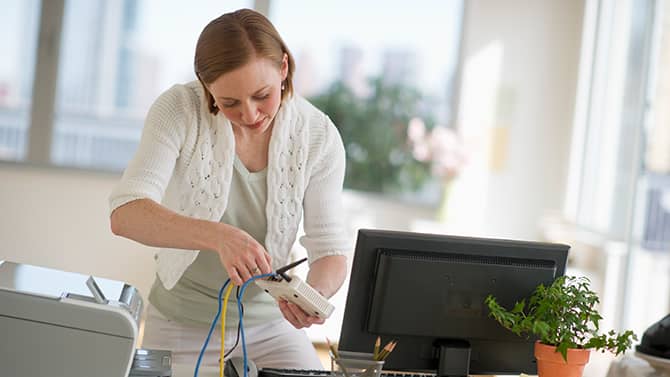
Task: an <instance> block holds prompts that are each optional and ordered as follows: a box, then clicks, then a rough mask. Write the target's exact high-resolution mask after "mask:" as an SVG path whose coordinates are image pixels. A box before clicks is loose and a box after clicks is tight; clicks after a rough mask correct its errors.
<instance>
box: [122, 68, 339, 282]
mask: <svg viewBox="0 0 670 377" xmlns="http://www.w3.org/2000/svg"><path fill="white" fill-rule="evenodd" d="M268 152H269V153H268V167H267V169H268V174H267V185H268V200H267V203H266V208H265V211H266V216H267V226H268V231H267V234H266V237H265V246H266V249H267V251H268V253H269V254H270V256H271V257H272V265H273V266H272V267H273V268H274V269H276V268H278V267H280V266H283V265H285V264H286V263H287V262H288V259H289V254H290V252H291V248H292V246H293V244H294V243H295V240H296V237H297V234H298V228H299V225H300V222H301V221H302V222H303V227H304V236H302V237H301V238H300V243H301V244H302V246H304V247H305V249H306V250H307V254H308V259H309V263H310V264H311V263H313V262H314V261H316V260H317V259H319V258H321V257H324V256H328V255H348V254H349V251H350V250H349V249H350V244H349V240H348V237H347V234H346V231H345V222H344V215H343V211H342V210H343V208H342V202H341V196H342V184H343V180H344V169H345V154H344V147H343V144H342V139H341V137H340V135H339V132H338V131H337V128H336V127H335V126H334V124H333V123H332V121H331V120H330V119H329V118H328V117H327V116H326V115H325V114H324V113H323V112H321V111H320V110H318V109H317V108H315V107H314V106H313V105H311V104H310V103H309V102H308V101H307V100H305V99H304V98H301V97H299V96H297V95H294V96H293V97H291V98H289V99H287V100H285V101H284V102H283V103H282V105H281V107H280V108H279V111H278V113H277V115H276V116H275V119H274V125H273V129H272V135H271V137H270V144H269V151H268ZM234 158H235V137H234V135H233V129H232V124H231V123H230V121H229V120H228V119H227V118H225V116H223V114H221V113H220V112H219V114H217V115H214V114H211V113H210V112H209V111H208V107H207V103H206V102H205V96H204V91H203V89H202V86H201V85H200V83H199V82H197V81H194V82H190V83H188V84H184V85H175V86H173V87H172V88H170V89H168V90H167V91H166V92H164V93H163V94H162V95H161V96H160V97H159V98H158V99H157V100H156V101H155V102H154V104H153V105H152V106H151V108H150V110H149V113H148V115H147V118H146V121H145V125H144V129H143V132H142V137H141V139H140V144H139V146H138V149H137V152H136V153H135V155H134V157H133V158H132V160H131V161H130V163H129V165H128V167H127V168H126V170H125V172H124V173H123V176H122V178H121V181H120V182H119V183H118V185H117V186H116V187H115V188H114V190H113V191H112V193H111V195H110V198H109V204H110V210H111V211H113V210H114V209H116V208H118V207H120V206H122V205H124V204H126V203H129V202H131V201H133V200H137V199H142V198H147V199H151V200H153V201H155V202H157V203H162V204H163V205H164V206H166V207H167V208H169V209H171V210H173V211H175V212H177V213H179V214H181V215H185V216H190V217H193V218H198V219H204V220H211V221H219V220H220V219H221V216H222V215H223V213H224V211H225V210H226V206H227V203H228V200H229V199H230V198H229V195H228V193H229V189H230V183H231V178H232V171H233V162H234ZM233 200H234V199H233ZM303 217H304V218H303ZM197 253H198V250H183V249H171V248H164V249H160V250H159V251H158V252H157V253H156V261H157V273H158V276H159V278H160V279H161V281H162V282H163V285H164V286H165V287H166V288H167V289H171V288H172V287H174V285H175V284H176V282H177V281H178V280H179V278H180V277H181V275H182V274H183V273H184V271H185V270H186V268H188V266H189V265H190V264H191V263H193V261H194V260H195V258H196V256H197Z"/></svg>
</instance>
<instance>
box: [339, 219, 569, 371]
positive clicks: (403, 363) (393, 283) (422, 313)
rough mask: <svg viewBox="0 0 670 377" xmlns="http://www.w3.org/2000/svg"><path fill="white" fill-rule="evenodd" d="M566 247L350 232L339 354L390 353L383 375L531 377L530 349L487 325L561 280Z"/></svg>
mask: <svg viewBox="0 0 670 377" xmlns="http://www.w3.org/2000/svg"><path fill="white" fill-rule="evenodd" d="M569 248H570V247H569V246H567V245H561V244H552V243H541V242H530V241H516V240H502V239H487V238H472V237H459V236H449V235H436V234H422V233H410V232H397V231H383V230H367V229H362V230H360V231H359V232H358V239H357V241H356V249H355V255H354V260H353V266H352V271H351V279H350V283H349V292H348V296H347V304H346V307H345V311H344V321H343V325H342V331H341V334H340V343H339V349H340V350H341V351H352V352H371V351H372V346H373V344H374V342H375V340H376V338H377V336H381V337H382V339H383V340H384V341H388V340H391V339H396V340H397V341H398V344H397V346H396V348H395V349H394V350H393V353H391V354H390V355H389V356H388V358H387V359H386V363H385V365H384V369H385V370H400V371H421V372H429V373H437V374H438V375H440V376H465V375H467V374H468V373H471V374H519V373H528V374H536V370H537V368H536V365H535V359H534V356H533V344H534V342H535V340H536V339H534V338H530V339H527V338H525V337H519V336H517V335H515V334H514V333H512V332H510V331H509V330H506V329H504V328H503V327H502V326H501V325H500V324H498V323H497V322H495V320H493V319H492V318H490V317H489V316H488V314H489V310H488V307H487V306H486V305H485V304H484V299H485V298H486V296H488V295H489V294H492V295H494V296H495V297H496V298H497V300H498V302H499V303H500V304H501V305H503V306H505V307H507V308H511V307H512V306H513V305H514V303H515V302H516V301H519V300H521V299H523V298H526V297H528V296H530V294H531V293H532V292H533V290H534V289H535V287H536V286H537V285H539V284H544V285H548V284H550V283H551V282H553V281H554V280H555V279H556V278H557V277H559V276H561V275H563V274H564V272H565V264H566V260H567V255H568V250H569Z"/></svg>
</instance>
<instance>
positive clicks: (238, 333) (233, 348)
mask: <svg viewBox="0 0 670 377" xmlns="http://www.w3.org/2000/svg"><path fill="white" fill-rule="evenodd" d="M235 297H236V298H237V300H238V301H239V300H240V286H239V285H238V286H237V289H236V292H235ZM240 306H241V307H242V313H240V315H244V304H242V303H240ZM239 343H240V321H237V337H236V338H235V344H234V345H233V346H232V347H231V348H230V350H228V352H226V353H225V354H224V355H223V357H224V358H226V357H228V356H229V355H230V354H231V353H232V352H233V351H234V350H235V347H237V345H238V344H239Z"/></svg>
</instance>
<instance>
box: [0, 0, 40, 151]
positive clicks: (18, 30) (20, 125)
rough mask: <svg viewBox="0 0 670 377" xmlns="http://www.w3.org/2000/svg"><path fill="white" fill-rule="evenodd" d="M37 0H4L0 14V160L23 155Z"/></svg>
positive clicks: (37, 19) (38, 5) (33, 51)
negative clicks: (0, 57)
mask: <svg viewBox="0 0 670 377" xmlns="http://www.w3.org/2000/svg"><path fill="white" fill-rule="evenodd" d="M39 11H40V2H39V0H7V1H5V2H4V4H3V11H2V13H0V56H2V59H0V159H2V160H18V161H20V160H23V159H24V158H25V156H26V151H27V148H26V145H27V144H26V143H27V140H28V126H29V123H30V111H31V103H32V91H33V75H34V66H35V52H36V46H37V34H38V30H39Z"/></svg>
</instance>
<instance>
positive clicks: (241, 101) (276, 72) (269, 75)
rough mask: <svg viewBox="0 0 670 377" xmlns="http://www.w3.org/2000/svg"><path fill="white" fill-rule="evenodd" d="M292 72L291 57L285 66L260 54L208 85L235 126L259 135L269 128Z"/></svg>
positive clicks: (286, 60) (284, 63) (286, 58)
mask: <svg viewBox="0 0 670 377" xmlns="http://www.w3.org/2000/svg"><path fill="white" fill-rule="evenodd" d="M287 73H288V57H287V56H286V55H285V56H284V61H283V63H282V67H277V66H276V65H275V64H274V63H273V62H271V61H270V60H268V59H263V58H256V59H253V60H252V61H251V62H249V63H248V64H246V65H244V66H242V67H240V68H238V69H236V70H234V71H231V72H228V73H225V74H223V75H221V76H220V77H219V78H218V79H216V80H215V81H214V82H213V83H211V84H210V85H208V88H209V91H210V93H211V94H212V96H213V97H214V101H215V103H216V106H217V107H218V108H219V111H221V112H222V113H223V115H224V116H225V117H226V118H228V119H229V120H230V121H231V122H232V123H233V127H236V128H237V129H238V131H241V132H243V133H247V134H251V135H258V134H262V133H264V132H266V131H268V130H269V129H270V127H271V125H272V120H273V119H274V117H275V115H276V114H277V111H278V110H279V105H280V104H281V84H282V81H284V79H286V75H287Z"/></svg>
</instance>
